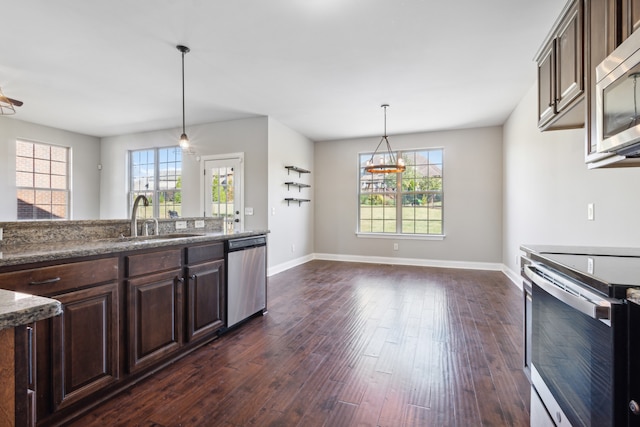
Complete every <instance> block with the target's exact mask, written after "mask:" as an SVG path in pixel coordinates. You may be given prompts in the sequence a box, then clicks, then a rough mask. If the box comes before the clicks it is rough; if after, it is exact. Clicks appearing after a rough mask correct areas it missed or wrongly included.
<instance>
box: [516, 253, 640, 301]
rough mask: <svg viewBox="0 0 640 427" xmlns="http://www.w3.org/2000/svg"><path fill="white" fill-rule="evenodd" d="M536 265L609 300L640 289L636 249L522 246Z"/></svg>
mask: <svg viewBox="0 0 640 427" xmlns="http://www.w3.org/2000/svg"><path fill="white" fill-rule="evenodd" d="M522 250H523V251H525V252H527V254H529V258H530V259H531V260H532V261H536V262H540V263H541V264H544V265H547V266H549V267H551V268H553V269H555V270H557V271H560V272H561V273H563V274H565V275H567V276H569V277H572V278H574V279H576V280H579V281H580V282H582V283H584V284H587V285H589V286H590V287H592V288H593V289H594V290H596V291H598V292H600V293H602V294H605V295H607V296H609V297H613V298H624V297H625V293H626V289H627V288H629V287H640V248H608V247H579V246H577V247H572V246H542V245H524V246H522Z"/></svg>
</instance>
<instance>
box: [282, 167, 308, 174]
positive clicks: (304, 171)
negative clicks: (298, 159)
mask: <svg viewBox="0 0 640 427" xmlns="http://www.w3.org/2000/svg"><path fill="white" fill-rule="evenodd" d="M285 169H287V175H289V173H290V172H291V171H294V172H298V176H302V174H303V173H311V171H308V170H306V169H302V168H299V167H297V166H285Z"/></svg>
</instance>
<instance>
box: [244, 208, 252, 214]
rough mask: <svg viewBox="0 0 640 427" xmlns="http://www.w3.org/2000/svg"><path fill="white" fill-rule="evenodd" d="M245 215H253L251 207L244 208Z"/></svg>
mask: <svg viewBox="0 0 640 427" xmlns="http://www.w3.org/2000/svg"><path fill="white" fill-rule="evenodd" d="M244 214H245V215H253V208H244Z"/></svg>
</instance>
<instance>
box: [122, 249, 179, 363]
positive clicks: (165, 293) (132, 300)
mask: <svg viewBox="0 0 640 427" xmlns="http://www.w3.org/2000/svg"><path fill="white" fill-rule="evenodd" d="M126 258H127V272H128V276H129V279H128V280H127V282H126V287H127V307H128V313H127V314H128V331H127V332H128V337H127V341H128V348H129V357H128V368H129V372H136V371H138V370H140V369H142V368H145V367H147V366H149V365H151V364H153V363H155V362H158V361H159V360H161V359H163V358H165V357H166V356H167V355H168V354H170V353H172V352H174V351H176V350H178V348H179V347H180V345H181V344H182V333H181V331H182V292H183V282H184V280H183V278H182V270H181V266H182V252H181V250H180V249H173V250H166V251H159V252H151V253H145V254H139V255H131V256H128V257H126ZM163 270H164V271H163Z"/></svg>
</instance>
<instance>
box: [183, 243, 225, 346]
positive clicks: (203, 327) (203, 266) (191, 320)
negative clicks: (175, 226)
mask: <svg viewBox="0 0 640 427" xmlns="http://www.w3.org/2000/svg"><path fill="white" fill-rule="evenodd" d="M186 261H187V263H188V264H189V266H188V267H187V268H186V275H185V277H186V283H187V286H186V294H187V295H186V301H187V306H186V322H187V325H186V326H187V328H186V331H187V335H186V340H187V341H195V340H198V339H204V338H206V337H208V336H210V335H211V334H215V333H216V332H218V330H220V328H222V327H223V326H224V310H225V298H224V291H225V286H224V284H225V271H224V264H225V263H224V246H223V244H222V243H216V244H213V245H203V246H194V247H190V248H187V250H186Z"/></svg>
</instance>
